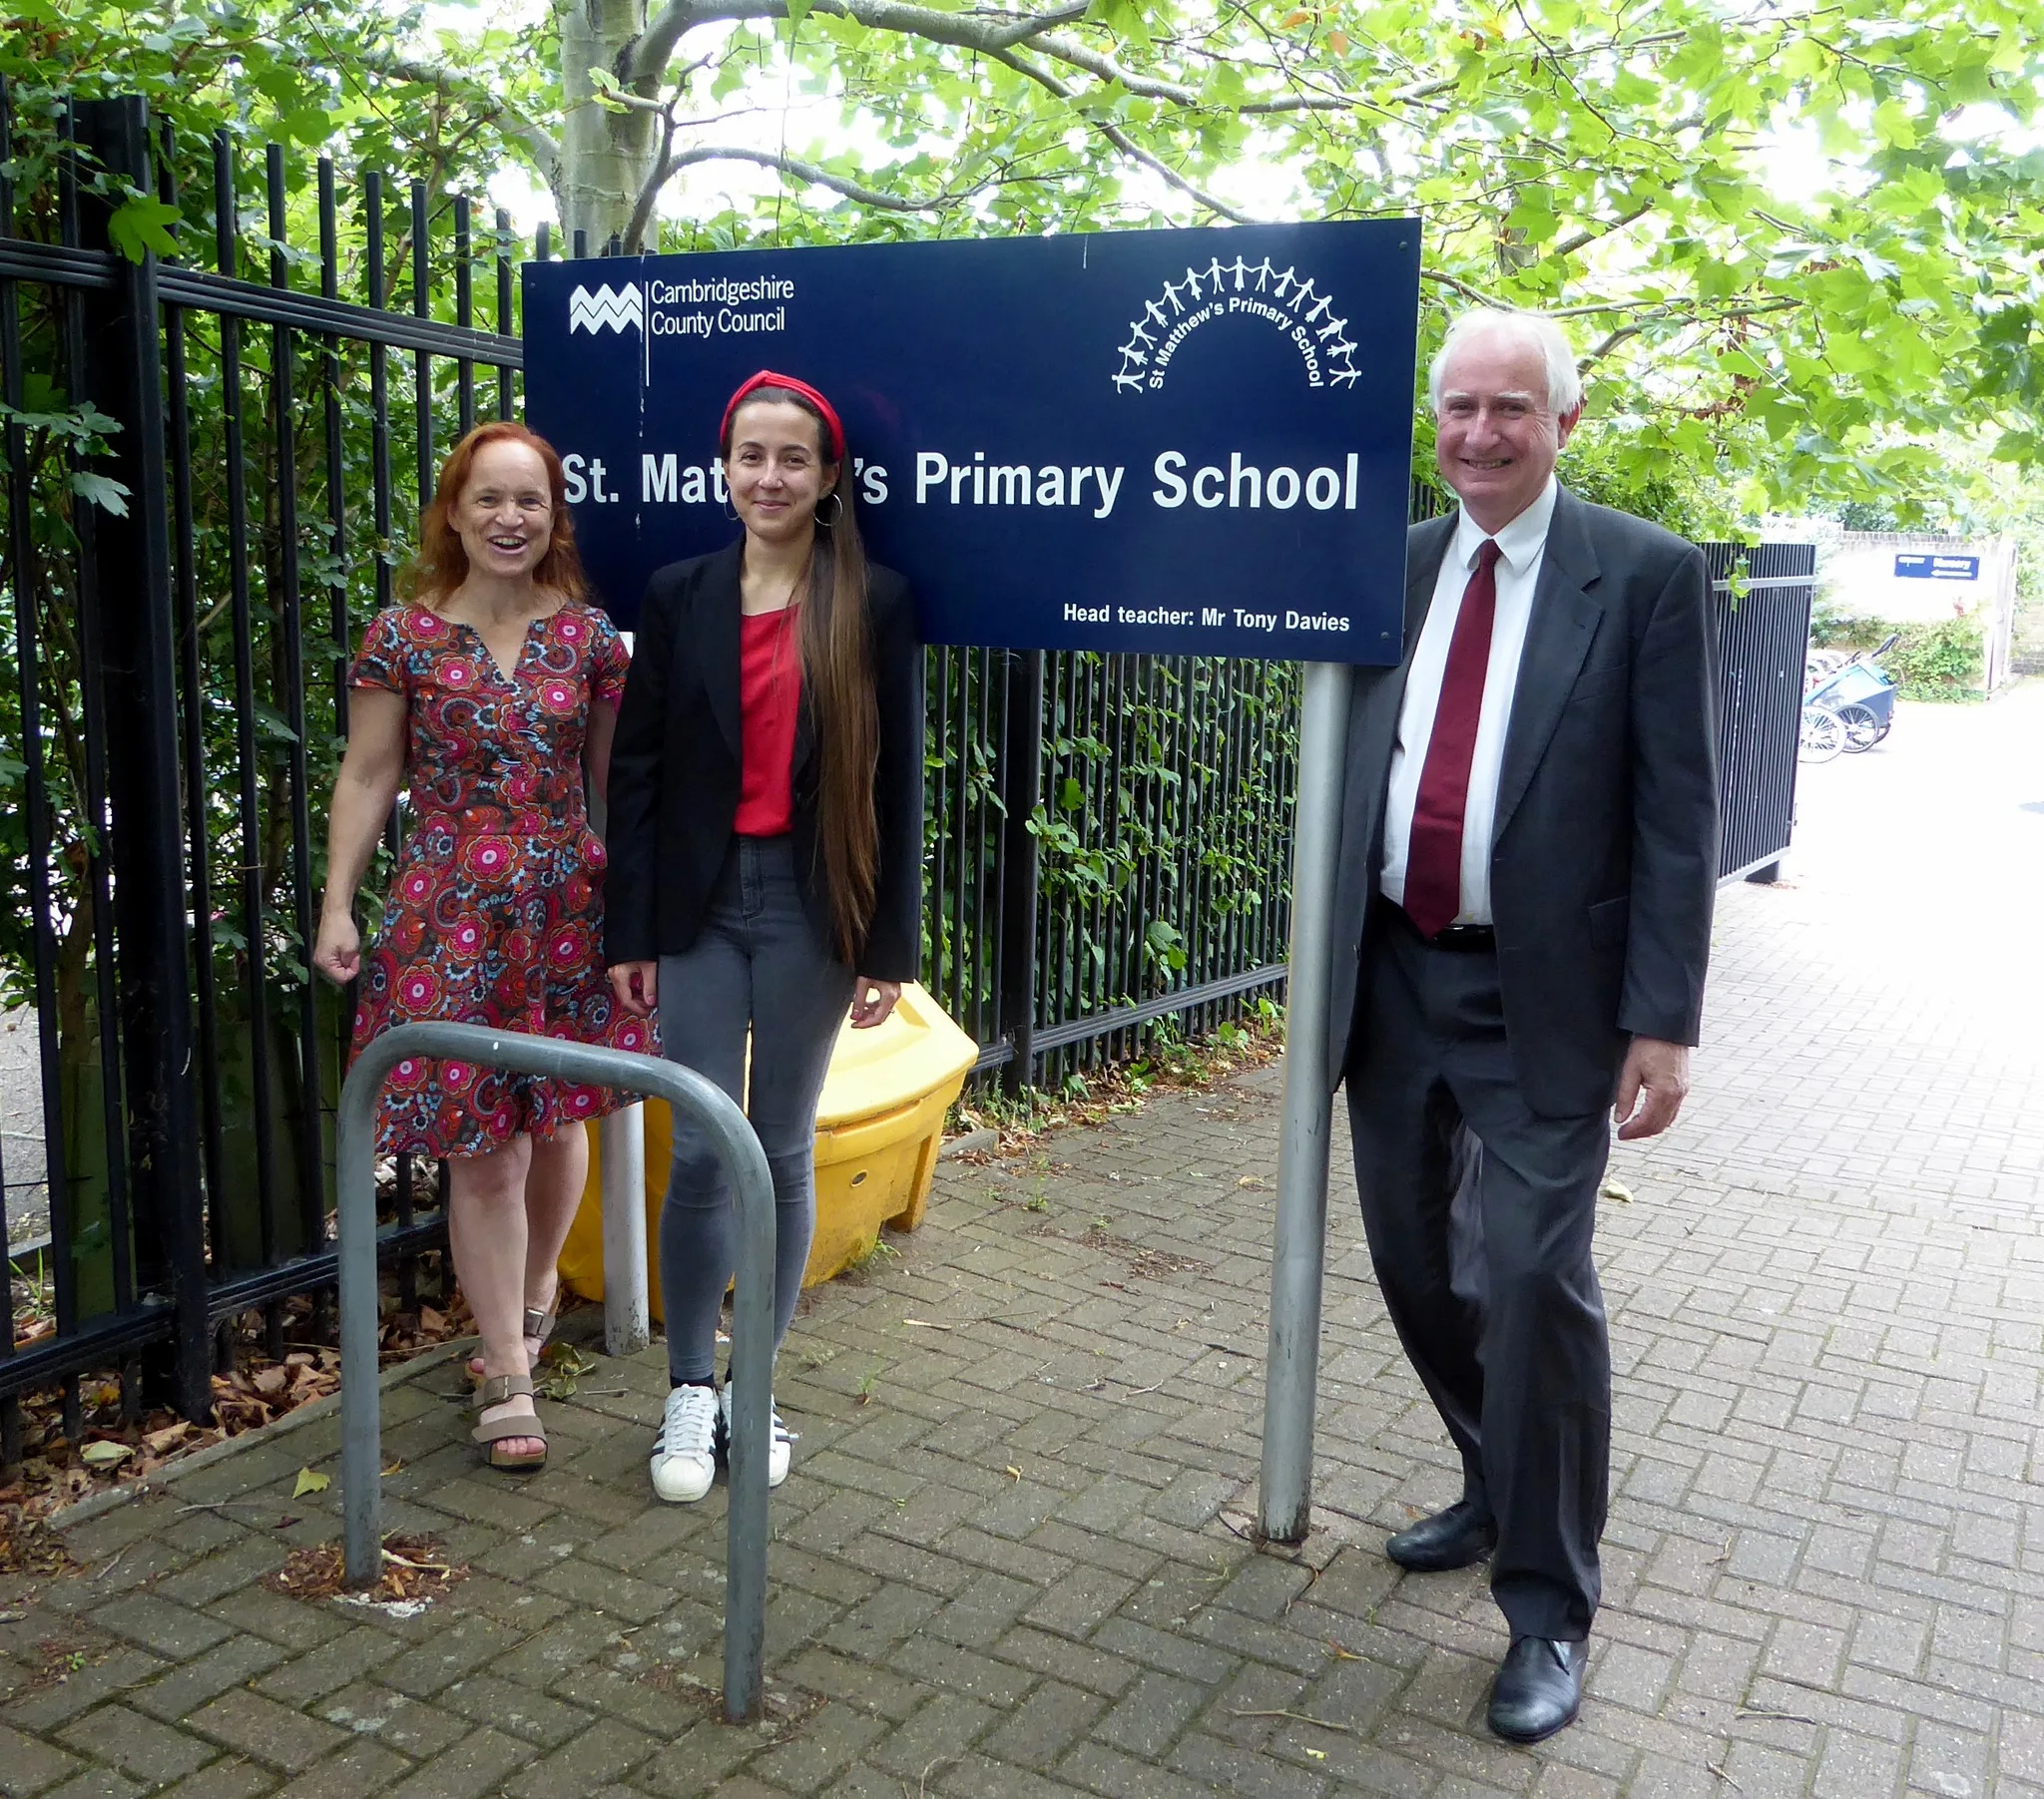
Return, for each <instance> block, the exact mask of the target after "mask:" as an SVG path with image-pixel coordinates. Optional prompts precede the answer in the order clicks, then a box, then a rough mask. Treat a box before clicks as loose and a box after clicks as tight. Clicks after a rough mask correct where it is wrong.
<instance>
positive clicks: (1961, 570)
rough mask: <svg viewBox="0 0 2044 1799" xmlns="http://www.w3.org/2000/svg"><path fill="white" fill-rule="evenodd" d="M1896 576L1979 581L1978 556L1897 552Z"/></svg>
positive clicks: (1919, 579)
mask: <svg viewBox="0 0 2044 1799" xmlns="http://www.w3.org/2000/svg"><path fill="white" fill-rule="evenodd" d="M1895 576H1896V579H1898V580H1901V581H1978V580H1979V579H1980V559H1979V557H1977V556H1919V555H1905V554H1903V553H1902V552H1900V551H1897V552H1896V554H1895Z"/></svg>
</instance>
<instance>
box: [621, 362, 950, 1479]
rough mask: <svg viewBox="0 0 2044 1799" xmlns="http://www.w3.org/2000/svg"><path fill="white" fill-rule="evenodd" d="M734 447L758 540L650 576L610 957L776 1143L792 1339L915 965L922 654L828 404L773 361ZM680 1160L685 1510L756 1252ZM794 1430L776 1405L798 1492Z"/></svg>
mask: <svg viewBox="0 0 2044 1799" xmlns="http://www.w3.org/2000/svg"><path fill="white" fill-rule="evenodd" d="M720 447H721V451H722V455H723V459H724V475H725V480H726V483H727V485H728V487H729V489H730V494H731V504H732V506H733V507H734V508H735V510H736V512H737V514H738V517H739V519H740V521H741V522H742V523H743V524H744V526H745V534H744V536H743V537H741V538H740V539H739V541H738V542H737V543H735V544H733V545H732V546H731V548H729V549H727V550H721V551H719V552H718V553H717V554H715V555H712V556H699V557H697V558H695V559H694V560H693V561H690V562H683V563H675V564H673V565H672V566H670V567H668V568H665V569H662V570H661V571H660V572H659V573H658V574H656V575H655V576H654V577H653V580H652V582H651V584H650V585H649V586H648V588H647V591H646V600H645V605H644V607H643V608H642V610H641V612H640V617H639V634H638V641H637V643H636V645H635V647H634V654H633V659H632V672H631V675H630V676H629V678H628V679H627V681H626V684H625V696H624V701H623V704H622V705H621V707H620V708H619V713H618V728H617V740H616V744H615V746H614V747H613V749H612V752H611V779H610V831H609V845H608V846H609V850H610V873H609V875H608V877H607V880H606V901H607V914H606V925H605V945H606V958H607V960H608V962H609V964H610V974H611V982H612V985H613V986H614V987H615V988H616V990H617V993H618V996H619V998H620V999H621V1000H622V1001H623V1002H624V1004H625V1005H626V1006H627V1007H628V1008H629V1009H630V1010H632V1011H634V1012H637V1013H642V1014H644V1013H650V1012H652V1011H653V1010H655V1009H656V1008H658V1011H659V1015H660V1027H661V1041H662V1045H663V1047H664V1049H665V1050H666V1052H667V1054H668V1055H669V1056H670V1057H671V1058H673V1059H674V1060H675V1061H677V1062H680V1063H682V1064H684V1065H686V1066H687V1067H690V1068H693V1069H695V1070H697V1071H698V1072H699V1073H701V1074H703V1075H705V1076H707V1077H708V1078H709V1079H711V1080H712V1081H715V1082H716V1083H717V1084H718V1085H719V1086H720V1087H722V1088H723V1089H724V1091H725V1092H726V1093H728V1094H730V1095H731V1096H732V1097H733V1098H734V1099H735V1100H738V1101H740V1102H741V1103H742V1104H744V1105H745V1107H746V1110H747V1116H748V1117H749V1118H750V1119H751V1120H752V1124H753V1127H754V1129H755V1130H756V1131H757V1132H758V1133H759V1136H760V1142H761V1146H762V1147H763V1148H764V1149H765V1150H766V1152H767V1166H768V1167H769V1168H770V1169H771V1170H772V1174H773V1192H774V1199H775V1211H776V1222H777V1225H778V1236H777V1239H776V1254H775V1267H774V1305H773V1312H774V1318H773V1324H774V1334H773V1341H774V1346H775V1348H776V1349H777V1348H778V1347H779V1344H780V1340H781V1339H782V1338H783V1337H784V1336H785V1335H786V1334H787V1326H788V1321H789V1320H790V1319H791V1318H792V1317H793V1316H794V1306H795V1300H796V1298H797V1297H798V1296H799V1294H800V1291H801V1277H802V1270H803V1267H804V1265H805V1264H806V1262H807V1260H808V1253H809V1238H810V1236H811V1234H812V1232H813V1231H814V1228H815V1217H816V1196H815V1167H814V1143H815V1127H816V1102H817V1100H818V1098H819V1096H820V1095H821V1093H822V1089H823V1077H824V1075H825V1073H826V1072H827V1071H828V1069H829V1064H830V1052H831V1049H832V1047H833V1046H834V1045H835V1043H836V1040H837V1032H838V1027H839V1026H840V1025H841V1024H842V1023H843V1022H844V1019H845V1015H846V1012H847V1010H848V1011H849V1013H850V1018H851V1023H852V1025H853V1026H854V1027H857V1028H869V1027H871V1026H874V1025H877V1024H879V1023H880V1022H881V1021H882V1020H884V1019H885V1018H886V1017H887V1015H888V1013H889V1012H891V1011H892V1010H893V1008H894V1002H895V1000H896V999H897V998H898V997H899V995H900V992H901V983H902V982H903V981H907V980H912V979H913V978H914V976H915V974H916V972H917V966H918V958H919V951H920V940H921V916H922V731H923V682H922V651H921V648H920V646H919V644H918V643H917V640H916V635H915V614H914V609H913V607H912V606H911V605H910V602H909V594H908V587H907V584H906V583H905V582H904V581H902V579H901V578H900V576H898V575H896V574H893V573H892V572H891V571H889V570H886V569H882V568H877V567H874V566H873V565H871V564H869V563H868V562H867V561H866V559H865V552H864V549H863V548H862V546H861V544H860V542H859V534H858V523H857V520H856V518H855V517H854V516H853V500H852V473H853V470H852V464H851V462H850V460H849V459H848V458H847V457H846V455H845V449H844V429H843V426H842V425H841V424H840V423H839V422H838V418H837V414H836V412H835V411H834V410H833V409H832V408H831V406H830V403H829V402H828V401H827V400H825V399H824V398H823V396H822V395H821V394H819V393H817V392H816V390H815V389H814V388H812V387H809V386H807V385H805V384H804V383H802V382H800V381H796V380H794V379H792V378H791V377H789V376H785V375H776V374H772V373H770V372H768V371H765V370H763V371H762V372H761V373H759V374H757V375H755V376H754V377H753V378H752V379H751V380H750V381H748V382H746V383H745V384H744V385H743V386H742V387H741V388H740V389H739V390H738V392H737V393H736V394H734V395H733V396H732V400H731V404H730V405H729V406H728V407H726V409H725V415H724V426H723V434H722V440H721V446H720ZM749 1028H750V1030H751V1034H752V1065H751V1070H750V1082H749V1081H748V1069H747V1060H746V1048H747V1032H748V1029H749ZM674 1147H675V1155H674V1168H673V1172H672V1174H671V1176H670V1179H669V1182H668V1190H667V1199H666V1203H665V1205H664V1206H663V1208H662V1211H661V1218H660V1277H661V1289H662V1297H663V1300H664V1302H665V1310H666V1321H667V1342H668V1369H669V1375H670V1379H671V1382H672V1387H671V1390H670V1392H669V1395H668V1403H667V1411H666V1415H665V1417H664V1419H663V1420H662V1424H661V1430H660V1435H659V1436H658V1437H657V1438H656V1439H655V1440H654V1446H653V1456H652V1462H651V1472H652V1476H653V1486H654V1491H655V1492H656V1493H658V1494H659V1495H660V1497H661V1498H662V1499H666V1500H675V1501H688V1500H696V1499H700V1498H702V1496H703V1495H704V1494H705V1493H707V1492H709V1490H710V1485H711V1481H712V1479H713V1477H714V1475H715V1472H716V1458H717V1454H718V1451H719V1450H720V1448H721V1447H722V1445H723V1444H724V1442H726V1441H727V1440H728V1437H729V1430H730V1419H731V1393H730V1389H729V1387H727V1388H726V1389H725V1391H724V1392H723V1393H722V1394H720V1393H719V1392H718V1389H717V1385H716V1348H717V1321H718V1315H719V1312H720V1311H721V1309H722V1306H723V1301H724V1293H725V1288H726V1286H727V1285H728V1284H729V1282H730V1279H731V1273H732V1266H733V1261H734V1257H735V1249H734V1243H733V1237H734V1226H733V1219H732V1197H731V1192H730V1188H729V1183H728V1182H727V1180H726V1179H725V1176H724V1172H723V1169H722V1166H721V1164H720V1163H719V1162H718V1160H717V1157H716V1156H715V1155H714V1154H713V1153H712V1152H711V1150H710V1148H709V1145H708V1143H707V1141H706V1140H705V1139H704V1137H703V1136H702V1134H701V1132H700V1131H698V1130H696V1129H695V1128H694V1127H692V1126H691V1125H689V1124H687V1123H686V1122H685V1121H684V1120H682V1119H681V1118H679V1117H678V1118H677V1119H676V1120H675V1130H674ZM738 1372H739V1376H740V1378H741V1379H743V1380H746V1381H748V1382H750V1381H753V1380H756V1379H760V1378H763V1375H762V1374H761V1373H756V1372H755V1371H754V1370H751V1369H742V1370H739V1371H738ZM764 1378H766V1379H767V1380H769V1381H770V1380H771V1371H770V1370H767V1371H764ZM789 1441H790V1438H789V1433H788V1432H787V1430H786V1429H785V1427H784V1426H783V1425H782V1424H781V1421H780V1415H779V1414H778V1413H777V1412H776V1413H774V1415H773V1436H772V1449H771V1454H770V1456H769V1458H768V1464H767V1478H768V1481H769V1483H770V1484H771V1485H773V1486H776V1487H777V1486H778V1485H779V1484H780V1483H781V1481H782V1480H784V1479H785V1478H786V1475H787V1464H788V1443H789Z"/></svg>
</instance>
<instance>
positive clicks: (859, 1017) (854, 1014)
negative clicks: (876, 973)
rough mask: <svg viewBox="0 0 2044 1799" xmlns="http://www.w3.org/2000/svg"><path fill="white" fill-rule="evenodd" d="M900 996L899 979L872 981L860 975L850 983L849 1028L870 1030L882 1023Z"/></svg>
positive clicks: (885, 1020)
mask: <svg viewBox="0 0 2044 1799" xmlns="http://www.w3.org/2000/svg"><path fill="white" fill-rule="evenodd" d="M900 997H901V983H900V982H899V981H874V980H871V979H869V978H868V977H866V976H865V975H860V976H859V978H858V979H857V980H856V981H854V982H853V983H852V984H851V1028H852V1029H853V1030H854V1031H870V1030H871V1029H872V1028H873V1027H874V1026H875V1025H884V1024H885V1023H886V1022H887V1015H888V1014H889V1013H890V1012H892V1011H893V1010H894V1002H895V1001H896V1000H898V999H899V998H900Z"/></svg>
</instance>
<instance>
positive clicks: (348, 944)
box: [312, 911, 362, 987]
mask: <svg viewBox="0 0 2044 1799" xmlns="http://www.w3.org/2000/svg"><path fill="white" fill-rule="evenodd" d="M312 966H313V967H314V968H316V969H317V970H318V971H319V972H320V973H321V974H322V975H324V976H325V977H326V978H327V980H329V981H331V982H332V983H333V984H334V986H336V987H345V986H346V985H347V984H348V983H349V982H350V981H352V980H353V979H354V978H355V976H357V975H358V974H360V973H361V972H362V934H361V932H360V931H359V930H358V929H357V928H356V926H355V921H354V918H353V916H352V915H351V914H349V913H346V912H326V911H322V912H321V913H320V914H319V935H318V936H317V937H315V938H314V939H313V940H312Z"/></svg>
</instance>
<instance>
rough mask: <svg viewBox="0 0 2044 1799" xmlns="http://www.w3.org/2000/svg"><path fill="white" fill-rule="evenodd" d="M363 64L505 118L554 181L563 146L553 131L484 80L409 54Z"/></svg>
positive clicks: (485, 115)
mask: <svg viewBox="0 0 2044 1799" xmlns="http://www.w3.org/2000/svg"><path fill="white" fill-rule="evenodd" d="M357 60H358V61H359V62H360V64H361V66H362V67H363V68H366V69H373V70H374V71H375V72H376V73H378V74H379V75H387V76H389V77H390V78H391V79H392V80H393V81H410V82H416V83H418V84H419V85H420V86H421V87H428V88H432V89H433V90H435V91H436V92H438V93H442V94H447V95H450V96H453V97H455V98H458V99H459V100H460V101H461V103H462V105H463V106H464V107H466V108H468V109H470V110H471V112H472V113H473V114H474V116H475V117H477V118H479V119H481V120H484V121H486V122H487V121H502V122H503V124H504V125H505V127H506V129H507V130H508V131H509V133H510V135H511V136H512V137H514V138H516V139H517V140H518V142H519V143H521V144H523V145H524V146H525V148H526V150H527V152H528V153H529V154H530V155H531V157H532V160H533V162H534V163H535V164H537V165H538V168H539V173H540V179H541V180H542V181H545V182H547V183H551V182H552V181H553V179H554V173H555V170H556V169H557V168H558V167H559V164H560V159H561V146H560V144H559V143H558V142H557V141H556V140H555V138H554V135H553V133H552V132H550V131H548V130H547V129H546V128H545V127H544V126H542V125H541V124H539V122H538V121H537V120H534V119H530V118H528V117H527V116H526V115H525V113H524V112H523V111H522V110H521V109H520V108H518V107H516V106H514V105H513V104H512V103H511V102H510V101H508V100H506V99H505V98H504V97H503V95H501V94H498V93H494V92H492V91H491V90H490V89H489V88H487V87H485V86H484V85H483V84H482V83H481V82H477V81H471V80H470V79H469V78H467V77H466V76H462V75H458V74H456V73H455V72H454V71H453V70H452V69H443V68H441V67H440V66H439V65H438V64H437V63H422V62H417V61H414V60H413V59H412V58H410V57H403V56H383V55H373V54H372V55H366V56H362V57H360V58H358V59H357Z"/></svg>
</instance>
